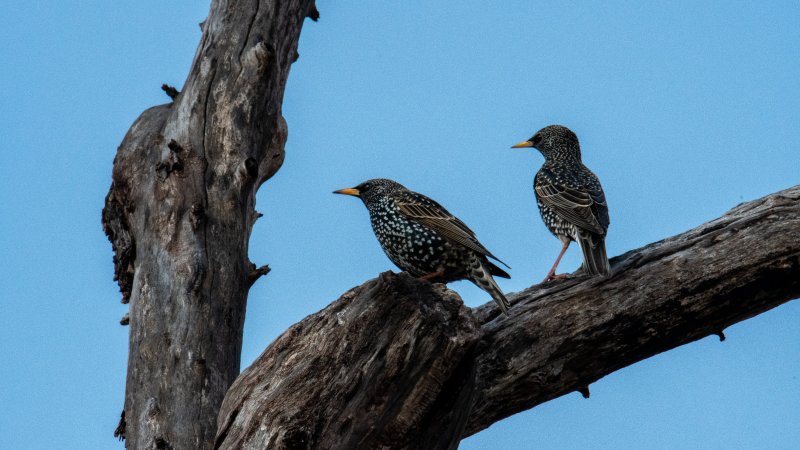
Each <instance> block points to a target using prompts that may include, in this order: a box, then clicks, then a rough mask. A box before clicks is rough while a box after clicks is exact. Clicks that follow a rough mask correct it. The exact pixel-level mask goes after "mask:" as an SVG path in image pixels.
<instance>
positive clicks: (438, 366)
mask: <svg viewBox="0 0 800 450" xmlns="http://www.w3.org/2000/svg"><path fill="white" fill-rule="evenodd" d="M798 200H800V186H796V187H794V188H791V189H788V190H785V191H782V192H778V193H776V194H772V195H770V196H767V197H764V198H762V199H760V200H756V201H753V202H750V203H746V204H743V205H740V206H738V207H736V208H734V209H733V210H731V211H730V212H728V213H727V214H725V215H724V216H723V217H721V218H719V219H716V220H713V221H711V222H708V223H706V224H704V225H701V226H699V227H697V228H695V229H692V230H690V231H687V232H685V233H683V234H680V235H678V236H674V237H672V238H669V239H665V240H663V241H660V242H657V243H654V244H650V245H648V246H645V247H642V248H640V249H636V250H633V251H630V252H628V253H625V254H624V255H621V256H619V257H616V258H614V260H613V261H612V267H613V268H614V271H615V274H614V276H613V277H612V278H611V279H608V280H603V279H599V278H593V279H589V278H586V277H584V276H573V277H572V278H570V279H568V280H566V281H561V282H558V281H557V282H551V283H548V284H545V285H543V286H533V287H531V288H529V289H526V290H525V291H522V292H520V293H518V294H516V295H512V296H510V298H511V300H512V305H513V306H512V308H511V310H510V313H511V314H510V316H509V317H505V316H503V315H501V314H500V313H499V310H498V309H497V308H496V306H494V304H493V303H487V304H486V305H483V306H481V307H480V308H476V309H475V310H473V311H471V312H472V314H470V312H469V311H464V308H463V307H462V306H461V302H460V300H459V299H458V296H457V295H456V294H455V293H453V292H452V291H449V290H446V289H444V288H442V286H441V285H433V286H431V285H428V284H426V283H425V282H421V281H418V280H414V279H411V278H410V277H407V276H404V275H403V276H399V277H395V276H390V275H387V274H384V275H382V276H381V277H380V278H379V279H378V280H371V281H369V282H367V283H365V284H364V285H362V286H360V287H357V288H355V289H353V290H351V291H350V292H348V293H346V294H345V295H344V296H342V298H340V299H339V300H337V301H336V302H334V303H332V304H331V305H330V306H328V307H327V308H326V309H324V310H322V311H320V312H319V313H317V314H314V315H311V316H309V317H307V318H306V319H304V320H303V321H301V322H299V323H298V324H296V325H294V326H293V327H292V328H290V329H289V330H288V331H287V332H285V333H284V334H283V335H282V336H281V337H280V338H278V339H277V340H276V341H275V342H273V343H272V344H271V345H270V346H269V347H268V348H267V349H266V350H265V351H264V353H263V354H262V355H261V356H260V357H259V358H258V359H257V360H256V362H255V363H254V364H253V365H252V366H251V367H250V368H248V369H247V370H246V371H245V372H244V373H243V374H242V376H241V377H239V379H237V381H236V383H235V384H234V386H233V387H232V388H231V390H230V391H229V392H228V394H227V395H226V397H225V401H224V406H223V408H222V410H221V411H220V417H219V419H218V424H219V429H218V435H217V445H218V448H263V447H264V446H267V447H270V448H291V447H292V444H293V443H295V441H294V440H296V439H300V441H302V443H303V445H307V446H309V447H314V448H335V447H336V446H335V445H334V444H332V443H336V442H348V443H364V442H368V443H369V445H367V447H377V446H380V445H388V446H391V447H392V448H420V447H419V443H420V441H415V440H414V439H415V437H414V436H417V437H419V436H422V437H425V438H426V439H427V437H430V436H439V437H440V439H439V440H437V441H435V442H434V441H425V446H424V448H454V447H453V446H454V445H457V442H458V440H459V439H461V438H462V437H466V436H468V435H471V434H474V433H476V432H478V431H480V430H481V429H484V428H486V427H488V426H489V425H491V424H492V423H494V422H497V421H498V420H501V419H503V418H505V417H508V416H509V415H511V414H514V413H516V412H519V411H522V410H525V409H528V408H532V407H534V406H535V405H537V404H540V403H543V402H545V401H548V400H551V399H553V398H556V397H558V396H561V395H564V394H566V393H569V392H575V391H577V392H580V393H581V394H582V395H583V396H584V397H587V398H588V397H589V384H590V383H592V382H594V381H596V380H598V379H599V378H601V377H603V376H605V375H608V374H610V373H612V372H614V371H616V370H619V369H621V368H623V367H625V366H628V365H630V364H633V363H635V362H637V361H641V360H643V359H646V358H648V357H650V356H653V355H655V354H657V353H660V352H663V351H666V350H669V349H671V348H674V347H677V346H679V345H682V344H686V343H688V342H692V341H695V340H697V339H700V338H702V337H705V336H709V335H718V336H719V335H720V334H721V331H720V330H723V329H724V328H725V327H728V326H730V325H731V324H733V323H736V322H739V321H742V320H745V319H748V318H750V317H753V316H754V315H757V314H759V313H762V312H764V311H766V310H768V309H770V308H773V307H775V306H778V305H780V304H782V303H784V302H786V301H789V300H791V299H793V298H797V297H798V296H800V201H798ZM443 309H444V310H446V311H455V310H456V309H458V310H459V312H458V314H457V317H458V319H457V320H455V319H454V318H455V317H456V315H454V314H455V313H454V312H450V313H447V314H444V313H443V312H442V311H443ZM472 317H474V318H475V320H476V321H477V323H480V324H481V330H480V331H481V332H480V338H479V341H477V342H476V341H475V340H476V338H475V337H474V336H475V332H474V331H473V330H472V329H471V328H470V325H469V324H470V323H471V322H470V321H471V320H473V319H472ZM459 324H461V325H459ZM458 327H461V329H462V330H465V331H464V333H465V334H460V333H455V332H454V330H455V329H456V328H458ZM453 333H455V334H453ZM443 335H444V336H452V337H451V338H447V339H445V340H444V341H442V339H443V337H442V336H443ZM456 336H460V337H456ZM723 336H724V335H723ZM437 342H438V343H437ZM434 343H437V344H435V345H434ZM434 369H435V372H434V371H433V370H434ZM473 371H477V372H476V375H475V378H473V377H472V373H473ZM465 398H469V399H470V400H469V402H468V403H469V404H471V405H472V406H471V407H469V406H467V402H465V400H464V399H465ZM431 405H439V406H431ZM432 411H436V413H435V414H434V413H432ZM467 415H468V418H467V417H466V416H467ZM464 419H466V420H467V423H466V428H464V430H463V432H461V431H459V430H461V427H462V425H463V422H462V421H463V420H464ZM398 422H399V423H402V424H404V425H403V426H397V425H395V424H397V423H398ZM448 433H449V434H448ZM453 433H456V434H457V435H456V434H453ZM387 436H389V437H391V439H389V438H387ZM298 442H299V441H298ZM373 444H374V445H373ZM345 447H346V446H345Z"/></svg>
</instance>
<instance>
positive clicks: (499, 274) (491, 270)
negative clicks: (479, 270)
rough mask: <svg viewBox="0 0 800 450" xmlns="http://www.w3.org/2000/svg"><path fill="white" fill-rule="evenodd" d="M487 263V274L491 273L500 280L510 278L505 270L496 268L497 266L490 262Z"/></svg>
mask: <svg viewBox="0 0 800 450" xmlns="http://www.w3.org/2000/svg"><path fill="white" fill-rule="evenodd" d="M487 263H488V265H489V273H491V274H492V275H494V276H496V277H501V278H511V275H509V274H508V272H506V271H505V270H503V269H501V268H500V267H498V266H497V264H494V263H492V262H491V261H487Z"/></svg>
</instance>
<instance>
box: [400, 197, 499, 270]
mask: <svg viewBox="0 0 800 450" xmlns="http://www.w3.org/2000/svg"><path fill="white" fill-rule="evenodd" d="M392 197H393V199H394V203H395V205H397V208H398V209H399V210H400V213H402V214H403V215H404V216H406V217H407V218H409V219H411V220H413V221H415V222H417V223H419V224H422V225H424V226H426V227H428V228H430V229H432V230H434V231H436V232H437V233H439V234H441V235H442V236H443V237H444V238H445V239H447V240H449V241H450V242H454V243H456V244H460V245H462V246H464V247H466V248H468V249H470V250H472V251H475V252H477V253H479V254H481V255H486V256H489V257H491V258H492V259H495V260H497V261H499V262H500V263H502V264H503V265H505V266H506V267H508V265H507V264H506V263H504V262H503V261H500V260H499V259H498V258H497V257H496V256H494V255H492V253H491V252H490V251H489V250H487V249H486V247H484V246H483V245H482V244H481V243H480V242H478V238H477V237H475V233H474V232H473V231H472V230H470V229H469V227H467V225H466V224H465V223H464V222H462V221H461V220H459V218H458V217H456V216H454V215H452V214H450V212H449V211H447V210H446V209H444V207H443V206H442V205H440V204H439V203H437V202H435V201H434V200H432V199H430V198H428V197H426V196H424V195H422V194H419V193H416V192H411V191H401V192H395V193H394V194H392Z"/></svg>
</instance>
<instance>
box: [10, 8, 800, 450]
mask: <svg viewBox="0 0 800 450" xmlns="http://www.w3.org/2000/svg"><path fill="white" fill-rule="evenodd" d="M429 3H433V2H420V1H412V2H320V5H319V9H320V12H321V14H322V18H321V20H320V22H318V23H312V22H307V23H306V25H305V28H304V30H303V36H302V39H301V42H300V49H299V51H300V55H301V56H300V59H299V61H298V62H297V63H296V64H295V65H294V66H293V68H292V72H291V75H290V77H289V83H288V86H287V91H286V97H285V102H284V114H285V116H286V119H287V120H288V123H289V130H290V132H289V142H288V144H287V148H286V154H287V155H286V163H285V165H284V167H283V168H282V169H281V171H280V172H278V174H277V175H276V176H275V177H274V178H273V179H272V180H270V181H269V182H267V183H266V184H265V185H264V186H263V187H262V189H261V192H260V194H259V197H258V205H257V208H258V209H259V210H260V211H262V212H263V213H264V214H265V216H264V218H263V219H261V220H260V221H259V222H258V224H257V225H256V226H255V229H254V231H253V236H252V240H251V259H252V260H253V261H254V262H256V263H257V264H264V263H269V264H270V265H271V266H272V268H273V271H272V273H270V274H269V275H268V276H267V277H265V278H263V279H262V280H260V281H259V282H258V283H257V284H256V285H255V287H254V288H253V289H252V291H251V295H250V300H249V304H248V311H247V312H248V315H247V322H246V327H245V337H244V352H243V356H242V360H243V364H244V365H247V364H249V363H250V362H251V361H252V360H253V359H254V358H255V357H256V356H257V355H258V354H259V353H260V352H261V351H262V350H263V349H264V348H265V347H266V346H267V345H268V344H269V343H270V342H271V341H272V340H273V339H274V338H275V337H276V336H277V335H278V334H279V333H281V332H282V331H283V330H285V329H286V328H287V327H288V326H290V325H291V324H292V323H294V322H296V321H298V320H300V319H302V318H303V317H304V316H306V315H308V314H310V313H313V312H315V311H317V310H319V309H320V308H322V307H324V306H325V305H326V304H328V303H329V302H330V301H332V300H334V299H336V298H337V297H338V296H339V295H340V294H341V293H343V292H344V291H346V290H347V289H348V288H350V287H352V286H355V285H358V284H361V283H362V282H364V281H365V280H367V279H369V278H372V277H374V276H375V275H376V274H378V273H379V272H382V271H385V270H390V269H394V268H393V266H392V265H391V263H390V262H389V261H388V260H387V259H386V257H385V256H384V255H383V253H382V252H381V251H380V249H379V247H378V245H377V243H376V241H375V239H374V237H373V236H372V234H371V230H370V228H369V223H368V219H367V213H366V210H365V209H364V208H363V206H361V205H360V204H359V202H358V201H357V200H355V199H352V198H346V197H341V196H334V195H331V194H330V192H331V191H332V190H333V189H337V188H342V187H348V186H352V185H354V184H356V183H358V182H360V181H363V180H364V179H367V178H372V177H389V178H394V179H396V180H398V181H400V182H402V183H404V184H406V185H407V186H408V187H409V188H412V189H414V190H418V191H420V192H424V193H426V194H427V195H429V196H431V197H433V198H435V199H437V200H438V201H440V202H441V203H443V204H444V205H446V206H447V208H448V209H450V210H451V211H452V212H454V213H456V214H457V215H459V216H460V217H461V218H462V219H463V220H464V221H465V222H467V223H468V224H469V225H470V226H471V227H472V228H473V229H474V230H475V231H476V232H477V233H478V236H479V237H480V238H481V240H482V241H483V243H484V244H485V245H486V246H487V247H488V248H489V249H490V250H492V251H493V252H494V253H495V254H497V255H498V256H500V257H501V258H502V259H504V260H505V261H507V262H509V264H510V265H511V266H512V267H513V271H512V275H513V278H512V279H511V280H501V281H500V285H501V286H502V287H503V288H504V289H505V290H507V291H516V290H520V289H522V288H524V287H527V286H529V285H530V284H532V283H534V282H538V281H539V280H540V279H541V278H542V277H543V276H544V274H545V273H546V271H547V269H548V268H549V266H550V264H551V263H552V261H553V259H554V258H555V256H556V255H557V253H558V250H559V243H558V241H557V240H556V239H554V238H553V237H552V236H550V235H549V234H548V232H547V231H546V229H545V228H544V226H543V225H542V223H541V221H540V219H539V217H538V213H537V212H536V209H535V205H534V202H533V193H532V190H531V180H532V176H533V174H534V172H535V171H536V169H537V168H538V167H539V165H540V164H541V162H542V158H541V156H540V155H538V154H536V153H534V152H531V151H524V150H511V149H509V148H508V147H509V146H510V145H511V144H513V143H516V142H518V141H520V140H521V139H524V138H528V137H530V136H531V134H532V133H533V132H534V131H536V130H537V129H538V128H540V127H542V126H544V125H548V124H551V123H561V124H564V125H567V126H569V127H571V128H572V129H573V130H575V131H576V132H577V133H578V136H579V137H580V138H581V141H582V144H583V153H584V155H585V161H586V163H587V164H588V165H589V166H590V167H591V168H592V169H593V170H594V171H595V172H596V173H597V174H598V175H599V176H600V178H601V180H602V181H603V185H604V187H605V190H606V194H607V197H608V200H609V204H610V208H611V220H612V224H611V229H610V234H609V238H608V247H609V254H611V255H617V254H620V253H622V252H624V251H626V250H629V249H631V248H635V247H638V246H641V245H643V244H647V243H649V242H652V241H654V240H658V239H661V238H664V237H667V236H670V235H673V234H675V233H678V232H681V231H684V230H686V229H688V228H690V227H693V226H695V225H698V224H700V223H702V222H704V221H706V220H709V219H712V218H714V217H717V216H719V215H720V214H722V213H724V212H725V211H726V210H727V209H729V208H731V207H733V206H735V205H736V204H738V203H739V202H742V201H746V200H750V199H754V198H757V197H759V196H762V195H765V194H768V193H770V192H773V191H776V190H779V189H783V188H786V187H789V186H791V185H794V184H797V183H798V182H800V181H799V180H800V177H799V176H798V175H799V174H800V161H799V158H798V151H800V148H798V141H800V114H799V113H798V105H800V81H798V80H800V62H798V49H799V48H800V27H798V24H800V4H798V2H797V1H784V2H777V1H776V2H692V1H675V2H661V3H662V4H660V5H654V4H653V3H654V2H634V1H628V2H602V3H600V2H597V3H595V4H594V5H593V6H590V5H589V4H588V2H574V3H561V2H552V1H549V2H530V1H516V2H498V3H497V4H494V5H493V6H491V7H489V6H487V5H488V3H486V2H476V1H468V2H458V3H453V2H448V3H447V4H445V3H444V2H436V3H439V4H437V5H431V4H429ZM644 3H647V4H648V5H647V6H643V4H644ZM701 3H702V4H701ZM207 9H208V4H207V2H194V1H188V0H182V1H172V2H157V1H152V0H149V1H139V2H116V3H114V4H113V5H112V4H110V3H108V2H100V1H86V2H55V1H51V2H45V1H38V2H37V1H32V2H3V3H2V4H0V30H2V31H0V38H1V39H2V42H3V45H2V46H0V61H2V62H3V67H2V69H0V147H1V148H0V205H2V213H0V255H2V256H0V292H2V295H1V296H2V298H1V299H0V361H2V364H0V404H2V408H0V448H2V449H44V448H60V449H113V448H122V446H121V444H119V443H117V442H116V441H115V440H114V439H113V437H112V431H113V429H114V427H115V426H116V423H117V420H118V418H119V413H120V410H121V407H122V403H123V390H124V382H125V366H126V354H127V328H125V327H121V326H120V325H119V324H118V320H119V318H120V317H122V315H123V314H124V313H125V311H126V309H127V306H125V305H121V304H120V303H119V299H120V295H119V293H118V290H117V286H116V284H115V283H114V282H113V281H112V275H113V267H112V262H111V257H112V254H111V246H110V245H109V243H108V242H107V241H106V239H105V236H104V235H103V233H102V230H101V226H100V210H101V208H102V206H103V198H104V196H105V194H106V192H107V190H108V186H109V183H110V176H111V164H112V160H113V157H114V153H115V150H116V147H117V146H118V145H119V143H120V142H121V140H122V137H123V135H124V134H125V132H126V131H127V129H128V127H129V126H130V125H131V123H132V122H133V120H134V119H135V118H136V117H137V116H138V114H139V113H140V112H141V111H142V110H143V109H145V108H147V107H149V106H151V105H154V104H158V103H164V102H166V101H167V97H166V96H165V95H164V94H163V93H162V92H161V91H160V90H159V86H160V85H161V83H163V82H167V83H170V84H174V85H176V86H177V87H178V88H180V87H181V84H182V83H183V81H184V79H185V77H186V74H187V71H188V69H189V65H190V62H191V58H192V56H193V55H194V51H195V48H196V45H197V43H198V40H199V38H200V30H199V28H198V25H197V24H198V23H199V22H201V21H202V20H203V19H204V17H205V15H206V13H207ZM578 253H579V252H578V251H577V249H572V250H571V251H570V252H569V253H568V255H567V257H566V258H565V260H564V262H563V263H562V267H563V268H564V269H565V270H567V269H568V270H574V269H575V268H577V266H578V265H579V255H578ZM309 279H312V280H314V281H313V282H311V283H309V282H307V280H309ZM451 287H452V288H454V289H455V290H457V291H458V292H459V293H461V295H462V296H463V298H464V300H465V301H466V303H467V304H469V305H478V304H481V303H484V302H487V301H489V298H488V297H487V296H486V295H485V294H484V293H483V292H481V291H479V290H477V289H476V288H474V287H472V286H471V285H469V284H468V283H465V282H459V283H453V284H452V285H451ZM726 334H727V336H728V340H727V341H725V342H724V343H719V342H718V341H717V339H716V338H706V339H704V340H702V341H700V342H697V343H694V344H691V345H689V346H686V347H683V348H680V349H677V350H675V351H672V352H669V353H666V354H663V355H660V356H658V357H655V358H651V359H649V360H647V361H644V362H642V363H639V364H636V365H635V366H633V367H629V368H627V369H624V370H621V371H619V372H617V373H615V374H612V375H610V376H608V377H606V378H604V379H603V380H601V381H599V382H598V383H595V384H593V385H592V386H591V391H592V397H591V399H590V400H584V399H582V398H581V397H580V395H579V394H570V395H567V396H565V397H563V398H560V399H557V400H554V401H552V402H550V403H547V404H545V405H542V406H540V407H538V408H536V409H534V410H532V411H528V412H525V413H522V414H518V415H516V416H514V417H512V418H509V419H507V420H505V421H502V422H500V423H498V424H495V425H494V426H492V427H491V428H490V429H488V430H486V431H484V432H482V433H480V434H478V435H476V436H474V437H472V438H469V439H467V440H465V441H464V442H463V443H462V448H464V449H489V448H503V449H528V448H546V449H547V448H553V449H570V448H575V449H579V448H605V449H612V448H613V449H637V448H644V447H647V448H719V449H722V448H725V449H735V448H791V447H792V446H793V445H796V444H797V442H800V427H798V426H797V423H798V422H800V382H799V381H798V373H800V357H799V356H800V305H798V302H793V303H790V304H787V305H784V306H782V307H780V308H777V309H775V310H773V311H771V312H769V313H767V314H764V315H762V316H759V317H757V318H755V319H752V320H750V321H747V322H744V323H742V324H739V325H736V326H734V327H731V328H730V329H728V330H726Z"/></svg>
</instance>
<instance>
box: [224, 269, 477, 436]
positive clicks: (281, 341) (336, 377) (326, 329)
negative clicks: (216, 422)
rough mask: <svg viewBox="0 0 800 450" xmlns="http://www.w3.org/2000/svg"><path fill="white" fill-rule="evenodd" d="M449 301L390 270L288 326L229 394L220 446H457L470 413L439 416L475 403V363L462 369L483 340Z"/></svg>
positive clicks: (472, 321) (439, 292)
mask: <svg viewBox="0 0 800 450" xmlns="http://www.w3.org/2000/svg"><path fill="white" fill-rule="evenodd" d="M443 295H446V293H445V291H444V288H443V287H442V286H437V287H435V288H434V286H432V285H431V284H430V283H427V282H423V281H418V280H415V279H413V278H411V277H409V276H408V275H405V274H402V275H400V276H399V277H398V276H396V275H394V274H392V273H391V272H387V273H385V274H383V275H381V276H380V277H379V278H378V279H376V280H372V281H370V282H368V283H366V284H364V285H363V286H360V287H358V288H355V289H353V290H351V291H349V292H347V293H346V294H344V296H342V298H341V299H340V300H339V301H337V302H335V303H333V304H332V305H330V306H329V307H327V308H326V309H324V310H322V311H320V312H319V313H317V314H314V315H311V316H309V317H307V318H306V319H305V320H303V321H302V322H300V323H298V324H296V325H294V326H292V327H291V328H289V329H288V330H287V331H286V332H285V333H283V335H282V336H281V337H279V338H278V339H277V340H276V341H275V342H274V343H273V344H272V345H271V346H270V347H269V348H268V349H267V350H266V351H265V352H264V353H263V354H262V355H261V356H260V357H259V358H258V360H257V361H256V362H255V363H254V364H253V365H252V366H251V367H250V368H249V369H247V370H245V371H244V372H243V373H242V375H241V376H240V377H239V378H238V379H237V381H236V383H235V384H234V385H233V386H232V387H231V389H230V391H229V393H228V395H227V397H226V398H227V399H228V401H226V402H225V403H223V406H222V409H221V413H220V417H223V418H225V420H224V421H223V422H220V430H219V432H218V433H219V436H218V438H217V442H218V448H224V449H263V448H270V449H273V448H275V449H279V448H285V449H295V448H405V447H412V448H452V447H453V446H455V445H457V444H458V441H459V440H460V439H459V436H460V435H461V432H462V431H463V429H464V425H465V424H466V419H467V416H466V415H465V414H462V415H460V416H453V417H452V418H450V419H449V420H438V419H439V418H443V417H450V416H449V414H451V412H458V411H462V410H464V409H465V408H466V407H467V406H468V404H469V401H470V400H471V399H470V397H469V395H470V393H471V391H472V386H473V385H474V383H475V371H474V370H473V367H472V364H471V360H472V357H471V356H469V357H468V358H467V359H468V360H469V363H468V364H466V365H462V364H461V362H462V361H463V360H464V359H465V357H467V356H468V355H469V354H470V352H471V351H472V350H473V348H474V346H475V344H476V343H477V342H478V339H479V338H480V333H479V330H478V324H477V322H476V321H475V319H474V318H473V317H472V314H470V312H469V308H467V307H465V306H464V305H463V304H462V303H461V301H460V300H457V298H456V300H452V299H448V300H447V301H443V300H442V296H443ZM376 319H378V320H376ZM451 386H466V388H465V389H458V388H456V389H451V388H450V387H451ZM442 437H444V439H445V441H444V442H439V440H440V439H441V438H442Z"/></svg>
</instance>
